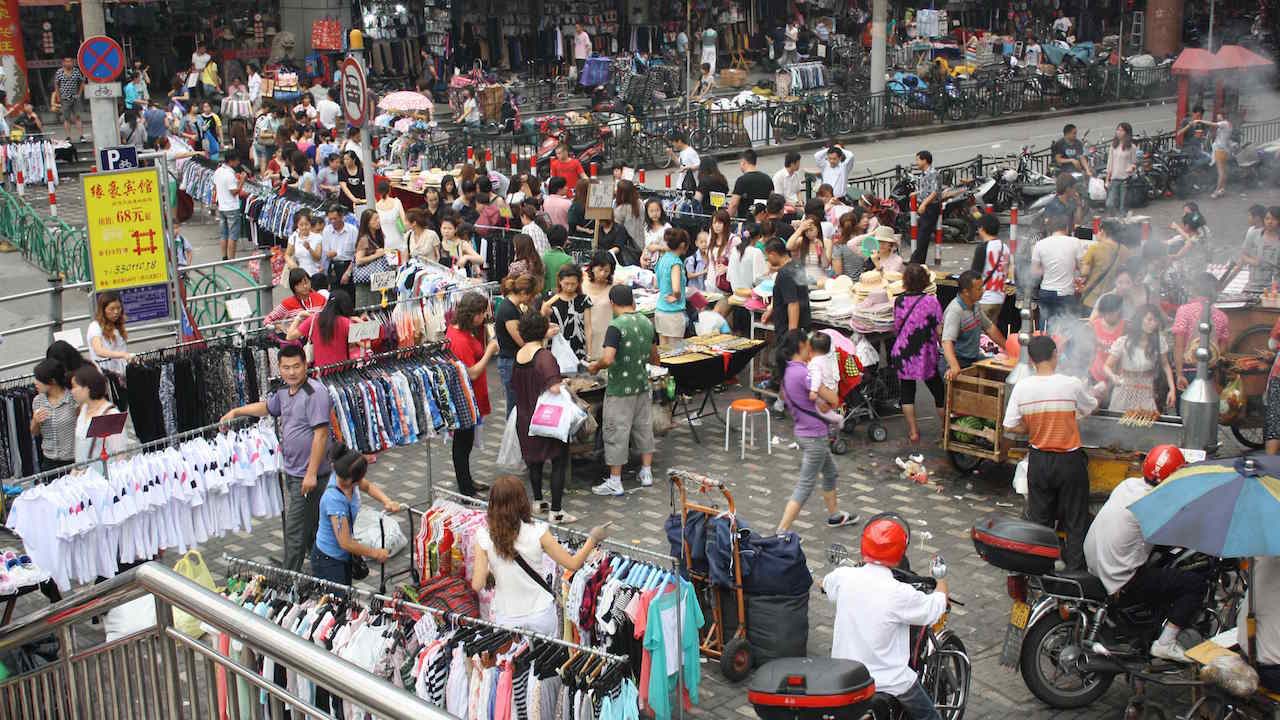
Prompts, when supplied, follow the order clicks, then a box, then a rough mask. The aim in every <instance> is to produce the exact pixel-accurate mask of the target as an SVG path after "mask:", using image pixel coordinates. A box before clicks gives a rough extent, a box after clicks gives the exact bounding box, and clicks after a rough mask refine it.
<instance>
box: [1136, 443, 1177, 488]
mask: <svg viewBox="0 0 1280 720" xmlns="http://www.w3.org/2000/svg"><path fill="white" fill-rule="evenodd" d="M1186 463H1187V459H1186V458H1184V457H1183V456H1182V451H1181V450H1179V449H1178V447H1177V446H1176V445H1157V446H1155V447H1153V448H1151V452H1149V453H1147V459H1145V460H1143V461H1142V477H1144V478H1146V479H1147V482H1148V483H1151V484H1152V485H1159V484H1160V483H1162V482H1164V481H1165V479H1166V478H1168V477H1169V476H1170V475H1172V474H1173V471H1174V470H1177V469H1178V468H1180V467H1182V466H1183V465H1185V464H1186Z"/></svg>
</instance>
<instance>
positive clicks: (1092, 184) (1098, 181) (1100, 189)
mask: <svg viewBox="0 0 1280 720" xmlns="http://www.w3.org/2000/svg"><path fill="white" fill-rule="evenodd" d="M1089 199H1090V200H1092V201H1094V202H1102V201H1103V200H1106V199H1107V184H1106V183H1105V182H1103V181H1102V178H1100V177H1091V178H1089Z"/></svg>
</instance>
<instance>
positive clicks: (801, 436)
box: [776, 330, 858, 532]
mask: <svg viewBox="0 0 1280 720" xmlns="http://www.w3.org/2000/svg"><path fill="white" fill-rule="evenodd" d="M776 352H777V363H778V364H779V365H782V366H783V367H784V368H785V369H784V370H783V373H782V397H783V399H784V400H785V401H786V404H787V412H788V413H790V414H791V417H793V418H795V434H796V444H797V445H799V446H800V476H799V479H797V480H796V488H795V490H793V491H792V493H791V498H790V499H789V500H787V506H786V508H785V509H784V510H783V511H782V520H780V521H779V522H778V532H785V531H787V530H788V529H789V528H790V527H791V523H793V522H795V519H796V516H798V515H799V514H800V508H802V507H804V504H805V501H807V500H808V499H809V496H810V495H812V494H813V488H814V486H815V485H817V484H818V476H819V475H821V476H822V500H823V502H825V503H826V504H827V527H840V526H841V525H848V524H849V523H853V522H857V521H858V516H857V515H854V514H852V513H848V512H845V511H843V510H841V509H840V508H839V506H838V505H837V504H836V478H837V477H839V471H838V470H837V469H836V459H835V456H834V455H832V454H831V446H830V445H829V444H828V442H827V422H826V421H825V420H823V419H822V416H821V415H819V414H818V408H817V406H815V405H814V404H813V401H812V400H810V399H809V368H808V365H807V363H808V362H809V357H810V348H809V336H808V335H807V334H806V333H805V332H804V331H803V330H791V331H789V332H788V333H787V334H786V335H783V336H782V339H781V340H780V341H778V347H777V351H776Z"/></svg>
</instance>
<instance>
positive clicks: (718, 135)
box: [715, 123, 738, 148]
mask: <svg viewBox="0 0 1280 720" xmlns="http://www.w3.org/2000/svg"><path fill="white" fill-rule="evenodd" d="M737 136H738V133H737V128H735V127H733V126H732V125H729V124H728V123H721V124H720V125H718V126H716V131H715V140H716V147H718V148H731V147H733V146H734V145H736V144H737V142H736V141H737Z"/></svg>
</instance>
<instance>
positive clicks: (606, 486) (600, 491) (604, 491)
mask: <svg viewBox="0 0 1280 720" xmlns="http://www.w3.org/2000/svg"><path fill="white" fill-rule="evenodd" d="M649 483H650V484H652V483H653V480H652V479H650V480H649ZM641 484H643V482H642V483H641ZM591 492H593V493H595V494H596V495H612V496H614V497H619V496H621V495H625V494H626V491H625V490H623V489H622V481H621V480H614V479H613V478H608V479H606V480H605V481H604V482H602V483H600V484H599V485H595V486H593V487H592V488H591Z"/></svg>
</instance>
